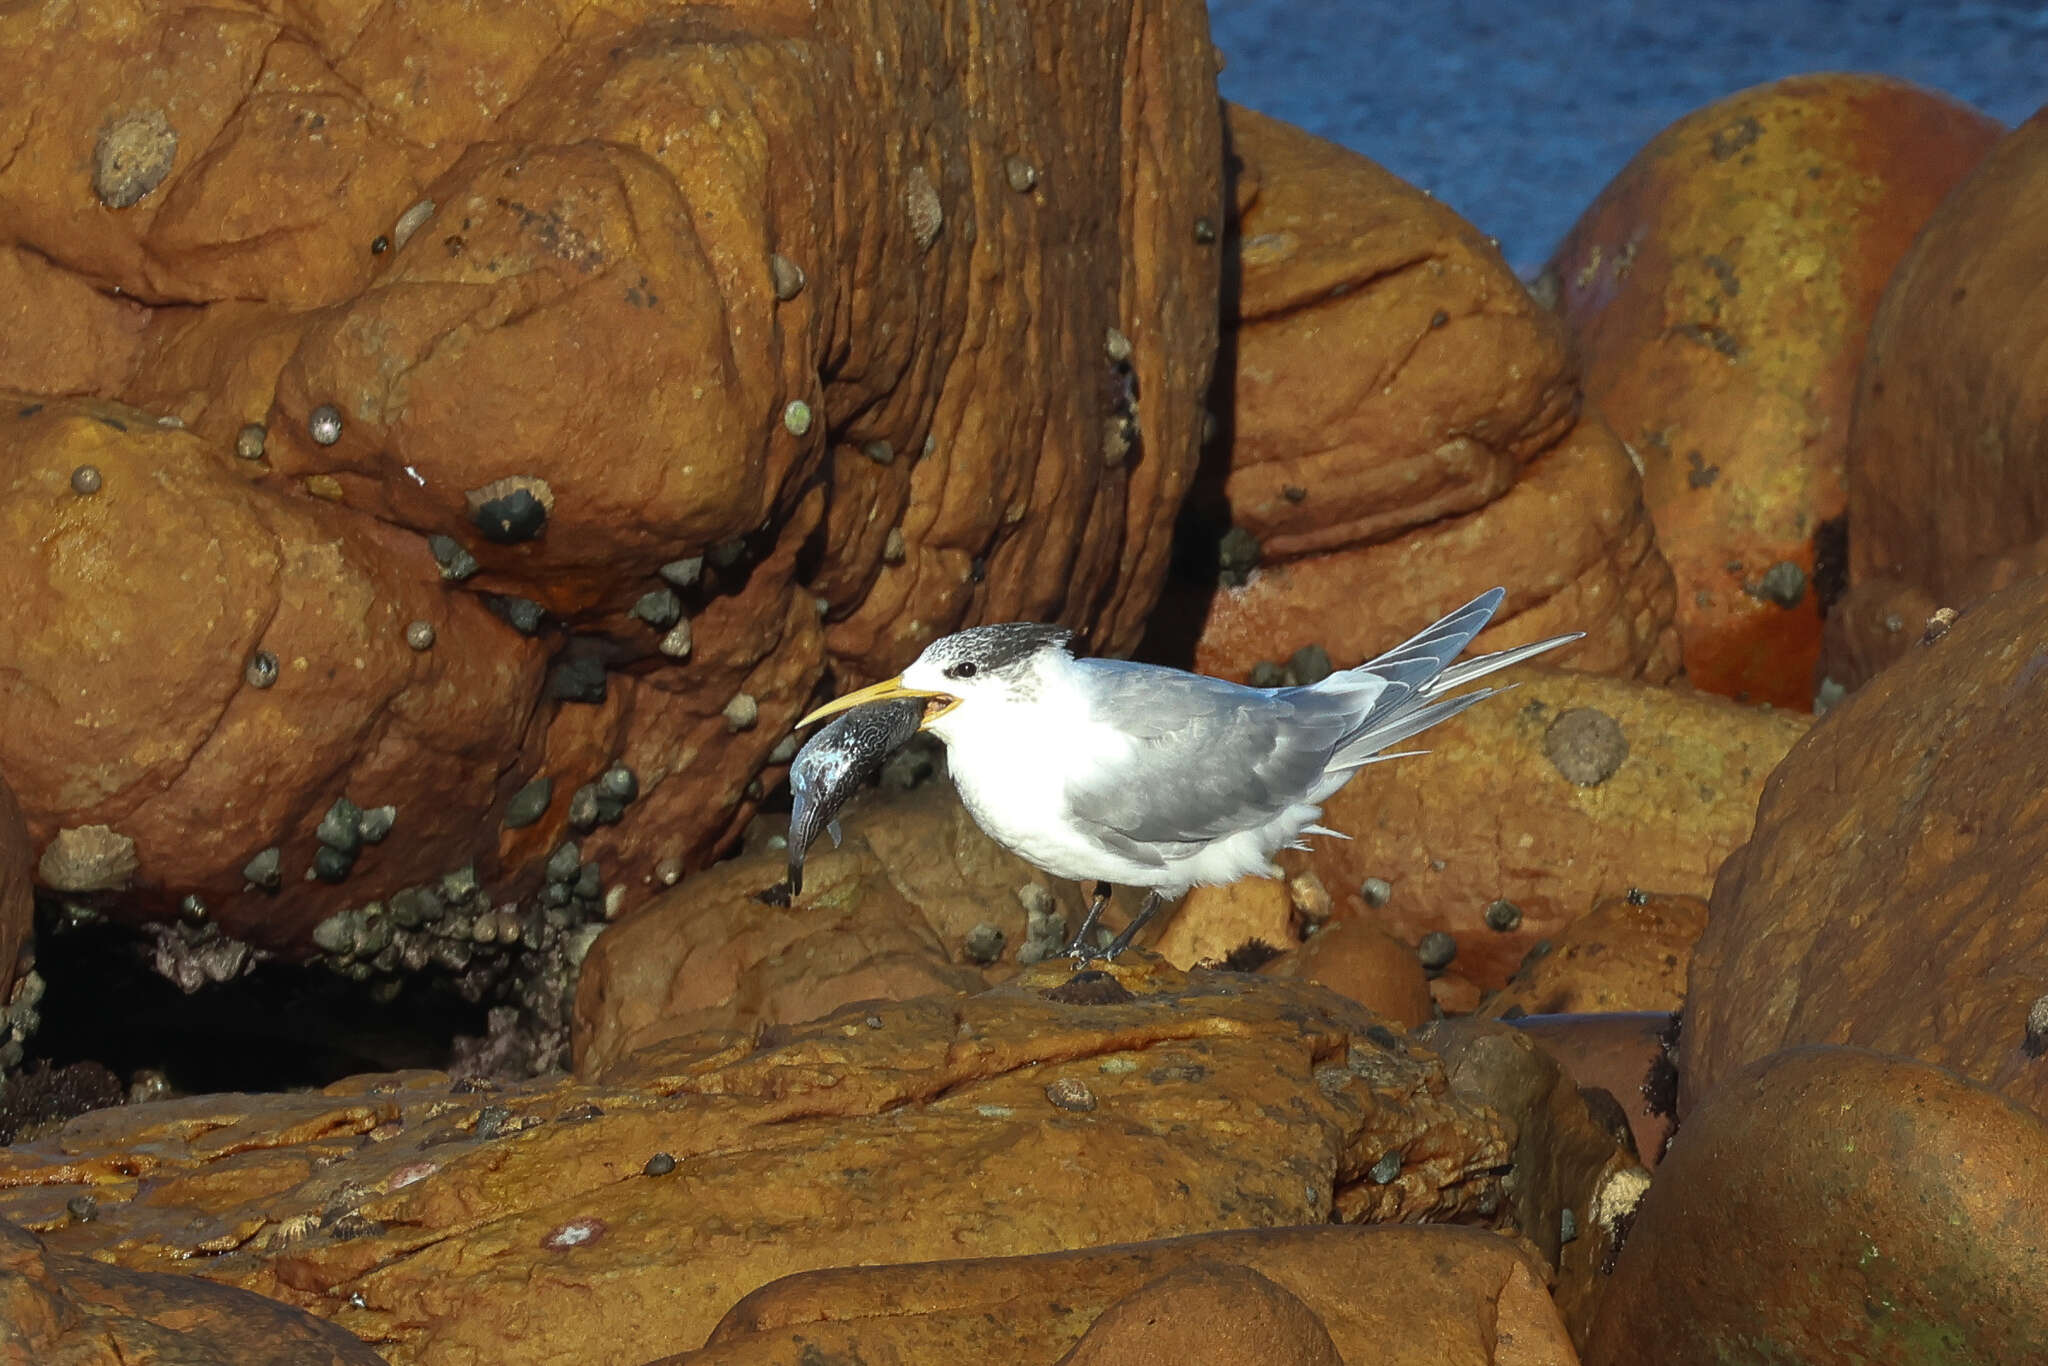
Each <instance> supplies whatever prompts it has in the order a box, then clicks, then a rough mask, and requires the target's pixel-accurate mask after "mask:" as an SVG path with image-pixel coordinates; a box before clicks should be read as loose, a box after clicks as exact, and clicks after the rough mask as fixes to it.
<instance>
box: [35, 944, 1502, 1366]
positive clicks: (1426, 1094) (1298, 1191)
mask: <svg viewBox="0 0 2048 1366" xmlns="http://www.w3.org/2000/svg"><path fill="white" fill-rule="evenodd" d="M1095 981H1096V983H1097V984H1098V985H1099V986H1101V987H1103V988H1104V989H1103V990H1099V991H1096V992H1094V993H1092V994H1091V993H1087V992H1082V991H1080V990H1078V988H1080V987H1082V986H1083V985H1084V983H1083V982H1082V980H1081V978H1080V977H1077V975H1076V973H1075V972H1074V970H1073V968H1072V967H1071V965H1069V964H1066V963H1047V964H1041V965H1039V966H1037V967H1035V968H1032V969H1029V970H1028V971H1026V972H1025V973H1023V974H1021V975H1020V976H1018V977H1017V978H1015V979H1013V980H1012V981H1011V982H1010V983H1008V984H1006V985H1005V986H1003V987H1001V988H998V989H996V990H995V991H993V992H990V993H985V994H983V995H979V996H972V997H952V996H943V997H923V998H920V999H918V1000H915V1001H910V1002H903V1003H876V1004H869V1005H854V1006H852V1007H849V1008H847V1009H845V1010H842V1011H840V1012H838V1013H837V1014H835V1015H832V1016H830V1017H827V1018H826V1019H824V1020H819V1021H814V1022H811V1023H808V1024H802V1025H794V1026H789V1027H787V1028H785V1029H780V1030H770V1031H766V1032H761V1033H757V1034H733V1033H712V1034H705V1035H697V1036H693V1037H690V1038H687V1039H678V1040H672V1041H669V1042H667V1043H663V1044H659V1045H656V1046H655V1047H653V1048H651V1049H648V1050H644V1051H642V1052H640V1053H638V1054H635V1055H633V1056H632V1057H630V1058H627V1059H625V1060H623V1061H621V1062H618V1063H616V1064H614V1065H612V1066H611V1067H610V1068H608V1069H607V1070H606V1071H605V1072H604V1073H603V1075H601V1076H600V1077H598V1078H597V1079H596V1080H595V1081H593V1082H587V1083H579V1082H571V1081H566V1080H557V1081H550V1082H535V1083H527V1084H523V1085H515V1086H506V1087H502V1088H493V1087H488V1086H486V1087H481V1088H479V1087H475V1086H466V1085H457V1086H454V1087H451V1086H450V1084H449V1082H448V1080H447V1078H446V1077H445V1076H444V1075H440V1074H432V1073H411V1074H397V1075H391V1076H386V1077H375V1076H371V1077H362V1078H356V1079H352V1080H350V1081H348V1082H345V1083H339V1084H337V1085H335V1086H332V1087H329V1088H327V1090H326V1091H325V1092H323V1093H312V1094H301V1095H274V1096H232V1095H229V1096H208V1097H195V1098H192V1099H190V1100H181V1101H170V1102H162V1103H158V1104H153V1105H131V1106H126V1107H122V1108H121V1109H118V1110H109V1111H101V1112H97V1113H95V1114H93V1115H88V1116H85V1117H82V1118H80V1119H77V1120H74V1121H72V1122H71V1123H70V1124H68V1125H66V1126H65V1127H64V1128H63V1129H62V1130H61V1131H59V1132H58V1133H57V1134H55V1135H52V1136H49V1137H46V1138H44V1139H41V1140H39V1141H37V1142H35V1143H30V1144H22V1145H17V1146H16V1147H14V1148H13V1149H11V1150H9V1151H8V1152H7V1153H5V1154H4V1155H0V1188H4V1192H5V1193H4V1195H0V1217H4V1218H8V1219H11V1220H14V1221H16V1222H18V1223H20V1224H22V1225H24V1226H26V1227H29V1228H31V1229H34V1230H35V1231H37V1232H39V1233H41V1234H42V1235H43V1236H44V1238H45V1239H46V1240H47V1241H48V1242H49V1244H50V1246H51V1247H52V1249H53V1250H56V1251H63V1252H70V1253H90V1254H91V1255H93V1256H94V1257H96V1258H99V1259H101V1260H103V1261H107V1262H109V1263H112V1264H114V1265H119V1266H124V1267H130V1268H134V1269H139V1270H160V1269H179V1270H186V1271H193V1272H198V1273H201V1274H203V1275H204V1276H205V1277H206V1278H207V1279H209V1280H213V1281H218V1282H221V1283H224V1284H234V1285H239V1286H243V1287H245V1288H250V1289H255V1290H258V1291H260V1292H262V1293H265V1294H269V1295H272V1296H274V1297H276V1298H280V1299H283V1300H285V1301H286V1302H287V1303H291V1304H296V1305H300V1306H303V1307H306V1308H309V1309H312V1310H313V1311H314V1312H316V1313H319V1314H322V1315H323V1316H327V1317H330V1318H332V1319H334V1320H335V1321H336V1322H339V1323H340V1324H341V1325H342V1326H344V1327H347V1328H348V1329H350V1330H351V1331H353V1332H355V1333H356V1334H358V1335H359V1336H361V1337H362V1338H364V1339H365V1340H366V1341H369V1342H371V1343H372V1344H373V1345H375V1346H377V1347H378V1348H379V1349H380V1350H381V1351H383V1352H384V1353H385V1355H386V1356H387V1358H388V1359H390V1360H392V1361H396V1362H412V1361H418V1362H444V1361H461V1360H469V1359H473V1357H474V1356H476V1355H479V1354H480V1355H484V1356H488V1357H490V1358H492V1359H494V1360H499V1361H505V1362H511V1363H516V1362H523V1361H543V1360H545V1361H562V1360H591V1361H598V1360H604V1361H616V1360H644V1359H649V1358H652V1357H654V1356H657V1355H660V1354H662V1353H664V1352H674V1351H677V1350H682V1349H684V1348H686V1347H688V1346H691V1345H694V1344H697V1343H701V1342H702V1341H703V1339H704V1336H705V1335H706V1334H707V1333H708V1332H709V1331H710V1330H711V1328H712V1327H713V1325H714V1324H715V1323H716V1322H717V1320H718V1319H719V1318H720V1317H721V1316H722V1315H723V1314H724V1313H725V1312H726V1310H727V1309H728V1308H729V1307H730V1306H731V1305H732V1304H733V1302H734V1301H736V1300H737V1299H739V1298H740V1297H741V1296H742V1295H744V1294H746V1293H747V1292H748V1291H750V1290H753V1289H754V1288H756V1287H758V1286H759V1285H762V1284H765V1283H766V1282H768V1281H770V1280H773V1279H775V1278H776V1277H778V1276H781V1275H785V1274H787V1273H789V1272H792V1271H798V1270H805V1269H810V1268H816V1267H825V1266H833V1265H841V1264H846V1263H851V1262H855V1261H860V1260H868V1259H872V1258H873V1257H874V1256H875V1255H876V1252H877V1248H876V1245H875V1243H874V1231H875V1229H876V1228H877V1227H878V1226H884V1225H885V1226H887V1227H888V1228H889V1229H890V1230H891V1234H890V1238H889V1247H888V1251H887V1253H886V1255H887V1256H888V1257H889V1258H891V1259H894V1260H902V1261H916V1260H925V1259H931V1258H938V1257H947V1256H957V1255H959V1254H960V1253H961V1252H963V1251H965V1252H969V1253H975V1254H979V1255H985V1256H997V1255H1003V1256H1008V1255H1017V1254H1024V1253H1032V1252H1043V1251H1054V1250H1061V1249H1069V1248H1074V1247H1080V1246H1088V1245H1091V1244H1097V1243H1104V1242H1109V1241H1113V1240H1114V1241H1122V1240H1129V1239H1132V1238H1140V1239H1143V1238H1154V1237H1173V1236H1179V1235H1183V1234H1188V1233H1195V1232H1204V1231H1213V1230H1218V1229H1225V1228H1251V1227H1261V1226H1278V1225H1290V1224H1298V1223H1303V1222H1317V1221H1322V1220H1327V1219H1331V1218H1335V1219H1338V1220H1341V1221H1345V1222H1386V1221H1396V1220H1399V1221H1414V1220H1422V1219H1427V1220H1430V1221H1432V1222H1460V1223H1470V1224H1476V1225H1480V1226H1482V1227H1499V1226H1502V1225H1504V1224H1505V1223H1506V1221H1507V1220H1508V1218H1509V1214H1508V1212H1507V1210H1508V1207H1507V1204H1506V1202H1505V1200H1504V1197H1503V1193H1502V1188H1501V1176H1500V1173H1501V1172H1502V1171H1503V1170H1504V1169H1505V1167H1506V1164H1508V1163H1509V1161H1510V1160H1511V1158H1510V1147H1511V1139H1510V1136H1509V1134H1510V1130H1509V1127H1508V1121H1507V1120H1506V1119H1504V1118H1503V1117H1502V1116H1501V1115H1499V1114H1498V1113H1497V1112H1495V1111H1493V1110H1492V1109H1490V1108H1488V1106H1487V1105H1485V1104H1484V1103H1482V1102H1480V1101H1478V1100H1475V1099H1472V1098H1469V1097H1467V1096H1466V1095H1464V1094H1463V1093H1461V1092H1459V1091H1457V1090H1456V1089H1455V1088H1452V1087H1451V1086H1450V1085H1449V1084H1448V1082H1447V1080H1446V1077H1445V1074H1444V1072H1443V1071H1442V1066H1441V1064H1440V1063H1439V1062H1438V1061H1437V1060H1436V1057H1435V1056H1434V1055H1433V1054H1431V1053H1429V1052H1428V1051H1426V1050H1423V1049H1420V1048H1418V1047H1415V1046H1414V1045H1411V1044H1410V1043H1408V1042H1407V1041H1406V1040H1404V1039H1402V1038H1401V1037H1400V1036H1398V1035H1396V1034H1395V1033H1393V1032H1392V1031H1391V1030H1389V1029H1388V1028H1387V1027H1386V1026H1385V1025H1384V1024H1382V1023H1380V1022H1379V1020H1378V1019H1377V1017H1375V1016H1373V1015H1371V1014H1370V1013H1368V1012H1366V1011H1364V1010H1362V1009H1360V1008H1359V1007H1357V1006H1355V1005H1351V1004H1349V1003H1347V1002H1344V1001H1342V1000H1341V999H1340V998H1338V997H1335V996H1333V995H1331V994H1329V993H1326V992H1323V991H1320V990H1318V989H1315V988H1310V987H1300V986H1294V985H1291V984H1284V983H1277V982H1273V981H1270V980H1266V979H1262V978H1258V977H1249V976H1245V975H1242V974H1236V973H1219V972H1198V973H1194V974H1190V975H1183V974H1181V973H1178V972H1176V971H1174V970H1173V969H1171V968H1169V967H1166V966H1165V965H1163V964H1160V963H1159V962H1158V960H1156V959H1151V958H1149V957H1147V956H1144V955H1139V954H1133V955H1131V956H1130V957H1129V958H1127V959H1125V960H1120V961H1119V962H1118V964H1116V965H1115V966H1114V967H1112V968H1110V969H1108V970H1107V971H1103V972H1101V973H1100V974H1099V975H1098V976H1097V977H1096V978H1095ZM1091 1001H1100V1002H1101V1003H1100V1004H1094V1003H1090V1002H1091ZM1056 1083H1078V1084H1079V1085H1081V1086H1084V1087H1085V1088H1086V1089H1087V1091H1088V1092H1089V1094H1090V1095H1091V1096H1092V1097H1093V1099H1094V1102H1095V1103H1094V1105H1093V1106H1092V1108H1075V1107H1070V1106H1062V1105H1059V1104H1056V1103H1054V1102H1053V1100H1052V1099H1050V1096H1049V1091H1048V1088H1049V1087H1052V1086H1054V1085H1055V1084H1056ZM1197 1117H1199V1119H1198V1118H1197ZM657 1153H665V1154H667V1155H669V1156H670V1157H671V1158H672V1159H673V1160H674V1162H675V1164H676V1165H675V1167H674V1168H673V1169H670V1170H667V1171H666V1174H661V1175H650V1174H647V1168H648V1167H649V1164H650V1158H651V1157H652V1156H653V1155H654V1154H657ZM1020 1161H1023V1162H1024V1163H1025V1168H1024V1169H1023V1170H1027V1171H1029V1172H1030V1173H1032V1175H1031V1176H1029V1177H1026V1178H1024V1179H1023V1180H1022V1183H1021V1184H1020V1168H1019V1166H1018V1164H1019V1162H1020ZM1073 1188H1085V1189H1087V1190H1089V1191H1090V1192H1091V1196H1090V1198H1089V1199H1088V1200H1086V1201H1073V1200H1066V1199H1060V1198H1053V1197H1050V1196H1048V1194H1047V1192H1048V1191H1049V1190H1055V1189H1056V1190H1069V1189H1073ZM905 1190H916V1191H918V1192H919V1193H920V1194H919V1198H918V1200H917V1202H916V1204H915V1206H914V1207H906V1206H905V1205H904V1204H903V1202H902V1200H901V1194H902V1192H903V1191H905ZM81 1194H91V1195H92V1196H94V1198H95V1199H96V1201H97V1209H98V1215H97V1218H95V1219H94V1220H92V1221H91V1222H89V1223H78V1222H76V1221H74V1220H73V1219H72V1218H71V1217H70V1215H69V1214H68V1213H67V1202H68V1201H70V1200H72V1199H73V1198H75V1197H77V1196H78V1195H81ZM906 1216H909V1221H908V1222H906ZM679 1249H688V1252H687V1253H686V1254H679ZM202 1253H203V1254H206V1255H204V1256H203V1257H201V1256H198V1254H202ZM679 1256H680V1257H681V1260H679ZM195 1258H197V1259H196V1260H195ZM1495 1284H1496V1285H1497V1284H1499V1282H1498V1281H1496V1282H1495ZM572 1304H573V1305H575V1306H578V1307H577V1308H576V1310H575V1314H576V1315H577V1316H581V1317H588V1316H592V1315H596V1316H601V1317H602V1318H603V1320H604V1321H605V1322H606V1323H607V1324H609V1325H611V1327H610V1329H609V1330H608V1332H607V1335H606V1337H605V1340H604V1341H602V1342H596V1341H589V1342H585V1343H584V1344H583V1345H582V1346H581V1347H579V1346H577V1344H576V1343H574V1342H569V1343H565V1342H563V1341H562V1340H561V1338H560V1336H559V1335H558V1334H557V1333H555V1332H554V1331H553V1330H554V1329H556V1328H559V1326H560V1324H561V1323H562V1322H564V1321H565V1318H564V1316H565V1315H566V1314H568V1313H569V1309H568V1306H569V1305H572ZM579 1352H583V1353H587V1355H582V1356H579V1355H577V1353H579ZM565 1353H566V1354H567V1355H564V1354H565ZM635 1353H638V1354H639V1355H638V1356H637V1357H636V1356H635V1355H634V1354H635ZM1482 1359H1483V1358H1482Z"/></svg>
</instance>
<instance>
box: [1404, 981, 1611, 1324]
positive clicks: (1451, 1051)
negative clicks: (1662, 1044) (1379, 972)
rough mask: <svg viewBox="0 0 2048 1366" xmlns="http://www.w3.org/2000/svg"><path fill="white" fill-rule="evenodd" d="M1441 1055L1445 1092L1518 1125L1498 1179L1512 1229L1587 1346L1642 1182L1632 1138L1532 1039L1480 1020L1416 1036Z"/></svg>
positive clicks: (1447, 1023)
mask: <svg viewBox="0 0 2048 1366" xmlns="http://www.w3.org/2000/svg"><path fill="white" fill-rule="evenodd" d="M1416 1039H1417V1041H1418V1042H1419V1043H1421V1044H1422V1045H1423V1046H1424V1047H1426V1048H1429V1049H1430V1050H1432V1051H1433V1052H1435V1053H1437V1054H1438V1055H1440V1056H1441V1057H1442V1058H1443V1060H1444V1069H1445V1071H1446V1073H1447V1074H1448V1075H1449V1077H1450V1082H1451V1089H1452V1090H1453V1091H1454V1092H1456V1093H1458V1094H1461V1095H1464V1096H1466V1097H1467V1098H1468V1099H1470V1100H1473V1101H1475V1102H1481V1103H1484V1104H1486V1105H1488V1106H1491V1107H1493V1108H1494V1109H1496V1110H1498V1111H1499V1112H1500V1113H1502V1114H1504V1115H1510V1116H1512V1117H1513V1119H1514V1122H1515V1152H1514V1165H1513V1168H1512V1169H1511V1170H1510V1171H1509V1172H1508V1174H1507V1175H1506V1176H1505V1177H1504V1178H1503V1179H1502V1182H1501V1185H1502V1188H1503V1190H1504V1191H1505V1193H1506V1195H1507V1199H1508V1203H1509V1207H1510V1208H1511V1209H1512V1210H1513V1211H1514V1216H1515V1227H1516V1228H1517V1229H1519V1230H1521V1232H1522V1236H1523V1237H1525V1238H1527V1239H1528V1240H1529V1241H1530V1242H1531V1243H1533V1244H1534V1245H1535V1247H1536V1250H1537V1251H1538V1252H1540V1253H1541V1254H1542V1255H1543V1258H1544V1261H1545V1262H1546V1263H1547V1264H1548V1266H1549V1267H1550V1268H1551V1269H1552V1272H1553V1280H1552V1285H1551V1295H1552V1297H1553V1298H1554V1299H1555V1300H1556V1301H1557V1307H1558V1310H1559V1312H1561V1313H1562V1314H1563V1315H1564V1319H1565V1322H1566V1323H1567V1324H1568V1325H1570V1327H1571V1331H1572V1337H1573V1338H1574V1339H1575V1340H1577V1341H1584V1339H1585V1335H1586V1331H1587V1329H1588V1328H1589V1327H1590V1326H1591V1325H1592V1322H1593V1319H1594V1316H1595V1313H1596V1310H1597V1306H1598V1303H1599V1299H1600V1295H1601V1293H1602V1292H1603V1290H1604V1289H1605V1288H1606V1280H1605V1277H1606V1270H1607V1267H1608V1265H1609V1264H1610V1262H1611V1260H1612V1258H1613V1256H1614V1253H1615V1251H1616V1249H1618V1248H1619V1247H1620V1246H1621V1243H1622V1241H1623V1239H1624V1238H1625V1237H1626V1236H1627V1232H1628V1220H1629V1217H1630V1216H1631V1215H1632V1214H1633V1213H1634V1210H1635V1205H1636V1201H1638V1200H1639V1199H1641V1198H1642V1193H1643V1191H1644V1190H1645V1189H1647V1188H1648V1186H1649V1184H1650V1181H1649V1176H1648V1174H1647V1173H1646V1172H1645V1171H1644V1170H1643V1168H1642V1166H1641V1164H1640V1163H1639V1162H1638V1161H1637V1160H1636V1154H1635V1151H1634V1147H1633V1144H1632V1142H1631V1141H1630V1136H1629V1134H1628V1133H1627V1132H1626V1131H1623V1132H1616V1130H1615V1129H1613V1128H1610V1127H1608V1123H1607V1121H1608V1118H1609V1117H1610V1116H1609V1112H1607V1111H1605V1110H1604V1107H1603V1110H1601V1111H1596V1110H1595V1109H1593V1108H1592V1105H1591V1104H1590V1103H1589V1101H1588V1098H1587V1097H1586V1096H1585V1095H1584V1094H1583V1093H1582V1091H1581V1088H1580V1086H1579V1084H1578V1082H1577V1081H1576V1080H1575V1079H1574V1078H1573V1077H1572V1076H1571V1074H1570V1073H1568V1072H1567V1071H1566V1070H1565V1069H1564V1068H1563V1067H1562V1066H1560V1065H1559V1064H1558V1063H1557V1061H1556V1060H1555V1059H1553V1058H1552V1057H1551V1056H1550V1055H1549V1054H1548V1053H1546V1052H1545V1051H1544V1050H1543V1049H1542V1048H1541V1047H1539V1046H1538V1045H1537V1043H1536V1041H1535V1040H1534V1039H1533V1038H1531V1037H1530V1036H1529V1035H1527V1034H1525V1033H1523V1032H1521V1031H1519V1030H1515V1029H1510V1028H1508V1027H1507V1026H1506V1025H1502V1024H1497V1023H1492V1022H1488V1021H1480V1020H1440V1021H1438V1022H1436V1023H1435V1024H1432V1025H1429V1026H1428V1027H1426V1028H1425V1029H1423V1030H1422V1031H1420V1032H1419V1033H1418V1034H1417V1035H1416Z"/></svg>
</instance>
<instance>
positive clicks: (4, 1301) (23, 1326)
mask: <svg viewBox="0 0 2048 1366" xmlns="http://www.w3.org/2000/svg"><path fill="white" fill-rule="evenodd" d="M0 1324H4V1325H5V1328H4V1329H0V1348H4V1349H5V1350H6V1353H7V1359H8V1360H9V1361H19V1362H23V1363H29V1362H36V1363H48V1364H49V1366H133V1363H138V1362H163V1363H167V1364H168V1363H171V1362H176V1363H179V1366H381V1363H382V1362H383V1358H382V1357H380V1356H378V1355H377V1354H376V1353H375V1352H374V1351H372V1350H370V1349H369V1348H368V1347H365V1346H364V1345H363V1344H362V1343H360V1342H358V1341H357V1340H356V1339H355V1338H353V1337H351V1336H350V1335H349V1334H347V1333H344V1332H343V1331H341V1330H340V1329H339V1328H336V1327H334V1326H333V1325H332V1324H328V1323H323V1322H322V1321H321V1320H319V1319H317V1318H314V1317H313V1316H312V1315H311V1314H308V1313H306V1312H304V1311H303V1310H299V1309H293V1308H291V1307H290V1306H288V1305H283V1304H278V1303H277V1302H275V1301H274V1300H267V1299H265V1298H263V1297H262V1296H261V1295H252V1294H250V1293H249V1292H248V1291H246V1290H237V1289H234V1288H233V1287H231V1286H225V1285H214V1284H212V1283H210V1282H208V1281H204V1280H201V1279H199V1278H198V1277H196V1276H173V1275H165V1274H163V1273H161V1272H150V1271H128V1270H124V1269H123V1268H121V1267H115V1266H104V1265H102V1264H101V1263H99V1262H96V1261H94V1260H92V1259H91V1258H90V1257H66V1256H60V1255H57V1254H54V1253H52V1252H50V1251H49V1250H48V1249H47V1248H45V1247H44V1246H43V1243H42V1240H41V1239H39V1238H37V1237H36V1236H35V1235H34V1234H32V1233H28V1232H26V1231H24V1230H22V1229H19V1228H16V1227H15V1226H13V1225H12V1224H7V1223H0Z"/></svg>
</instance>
